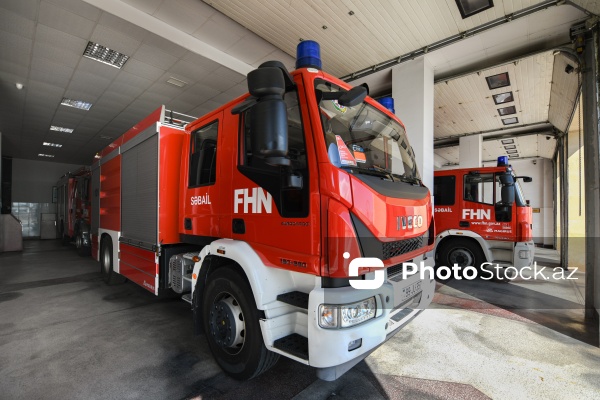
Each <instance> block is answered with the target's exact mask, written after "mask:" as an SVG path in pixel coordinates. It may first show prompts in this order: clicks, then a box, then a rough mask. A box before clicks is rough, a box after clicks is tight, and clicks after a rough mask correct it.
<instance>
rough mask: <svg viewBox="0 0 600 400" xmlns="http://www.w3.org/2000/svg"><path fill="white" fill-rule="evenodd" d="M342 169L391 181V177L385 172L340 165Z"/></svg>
mask: <svg viewBox="0 0 600 400" xmlns="http://www.w3.org/2000/svg"><path fill="white" fill-rule="evenodd" d="M342 169H349V170H351V171H353V172H354V171H356V172H357V173H359V174H365V175H373V176H379V177H382V178H386V179H389V180H392V177H391V175H390V173H389V172H385V171H379V170H377V169H374V168H359V167H351V166H348V165H342Z"/></svg>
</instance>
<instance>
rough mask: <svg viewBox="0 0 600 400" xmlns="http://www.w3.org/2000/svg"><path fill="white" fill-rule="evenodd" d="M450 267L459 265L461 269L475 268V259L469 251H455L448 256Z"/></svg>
mask: <svg viewBox="0 0 600 400" xmlns="http://www.w3.org/2000/svg"><path fill="white" fill-rule="evenodd" d="M448 260H449V261H450V265H451V266H452V265H454V264H457V265H458V266H459V267H467V266H473V263H474V261H475V257H474V256H473V253H471V252H470V251H469V250H467V249H454V250H452V251H451V252H450V254H449V255H448Z"/></svg>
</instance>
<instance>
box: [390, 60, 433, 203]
mask: <svg viewBox="0 0 600 400" xmlns="http://www.w3.org/2000/svg"><path fill="white" fill-rule="evenodd" d="M392 97H393V98H394V104H395V109H396V115H398V118H400V120H401V121H402V122H403V123H404V126H406V132H407V134H408V140H409V141H410V144H411V146H412V148H413V150H414V152H415V157H416V159H417V166H418V168H419V171H420V172H421V177H422V178H423V183H425V186H427V187H428V188H429V190H430V191H431V192H432V194H433V163H434V157H433V67H432V66H431V65H430V64H429V63H428V62H427V61H426V60H425V58H424V57H421V58H418V59H416V60H412V61H408V62H405V63H402V64H400V65H397V66H395V67H393V68H392Z"/></svg>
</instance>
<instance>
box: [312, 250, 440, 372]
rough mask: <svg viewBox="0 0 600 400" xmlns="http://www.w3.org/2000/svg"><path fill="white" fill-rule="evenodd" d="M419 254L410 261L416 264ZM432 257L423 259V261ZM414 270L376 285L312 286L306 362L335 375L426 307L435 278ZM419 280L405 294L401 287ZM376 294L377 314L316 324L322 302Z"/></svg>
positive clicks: (362, 356)
mask: <svg viewBox="0 0 600 400" xmlns="http://www.w3.org/2000/svg"><path fill="white" fill-rule="evenodd" d="M420 261H422V260H421V258H420V257H419V259H415V260H414V261H413V262H415V263H416V264H419V262H420ZM428 261H429V262H430V263H431V264H432V265H431V266H433V258H429V259H427V260H425V265H427V262H428ZM419 275H420V274H419V273H417V274H414V275H411V276H409V277H407V278H406V279H401V278H402V277H401V276H396V277H394V278H391V279H386V281H385V282H384V284H383V285H382V286H381V287H380V288H378V289H369V290H358V289H354V288H352V287H343V288H335V289H329V288H315V289H313V291H312V292H311V293H310V297H309V307H308V313H309V315H308V339H309V340H308V346H309V360H308V364H309V365H311V366H313V367H316V368H318V369H319V370H318V376H319V377H320V378H321V379H325V380H333V379H337V377H339V376H340V375H341V374H343V373H344V372H346V371H347V370H348V369H350V368H352V366H354V365H355V364H356V363H358V362H360V361H361V360H362V359H364V358H365V357H367V356H368V355H369V354H370V353H371V352H372V351H374V350H375V349H376V348H377V347H379V346H380V345H381V344H383V343H384V342H385V341H386V340H388V339H389V338H390V337H392V336H393V335H394V334H396V333H397V332H398V331H399V329H400V328H401V327H403V326H404V325H406V324H407V323H408V322H409V321H410V320H411V319H412V318H414V317H415V316H416V315H418V314H419V313H420V312H421V311H422V310H423V309H425V308H427V306H429V304H430V303H431V300H432V299H433V294H434V291H435V280H434V279H433V278H431V279H430V278H429V276H428V274H425V275H426V276H425V277H424V278H425V279H421V277H420V276H419ZM417 282H420V285H421V292H420V293H417V294H415V295H411V296H410V297H408V298H406V296H405V295H404V294H403V293H404V291H406V290H408V289H410V288H411V287H414V286H413V285H414V284H416V283H417ZM371 296H375V298H376V300H377V306H378V307H377V314H376V317H375V318H373V319H370V320H369V321H366V322H363V323H362V324H359V325H356V326H353V327H350V328H341V329H324V328H321V327H320V326H319V322H318V319H319V315H318V310H319V306H320V305H321V304H348V303H353V302H356V301H361V300H363V299H366V298H369V297H371ZM359 339H360V340H361V346H360V347H358V348H356V349H353V350H349V345H350V344H351V343H355V341H356V340H359Z"/></svg>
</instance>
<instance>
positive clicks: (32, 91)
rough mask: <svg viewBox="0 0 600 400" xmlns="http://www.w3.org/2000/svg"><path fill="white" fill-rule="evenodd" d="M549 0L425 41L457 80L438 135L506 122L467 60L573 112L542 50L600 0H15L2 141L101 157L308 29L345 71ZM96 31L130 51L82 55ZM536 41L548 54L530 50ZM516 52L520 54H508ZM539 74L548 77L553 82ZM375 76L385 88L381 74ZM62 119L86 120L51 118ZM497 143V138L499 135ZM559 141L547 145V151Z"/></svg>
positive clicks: (288, 48) (522, 107) (4, 73)
mask: <svg viewBox="0 0 600 400" xmlns="http://www.w3.org/2000/svg"><path fill="white" fill-rule="evenodd" d="M555 3H561V4H563V5H555ZM540 4H543V5H547V7H546V8H547V10H545V11H540V12H536V13H534V14H532V15H530V16H528V17H524V18H521V19H518V20H515V21H513V22H508V23H506V24H504V25H502V26H499V27H497V28H494V29H490V30H488V31H486V32H484V33H481V34H478V35H473V36H468V37H466V38H465V39H464V40H462V41H459V42H458V43H456V44H454V45H452V46H447V47H444V48H441V49H440V50H436V51H433V52H431V53H429V54H428V55H427V57H428V60H429V62H431V63H432V65H434V67H435V73H436V79H447V80H448V84H446V83H445V82H444V83H443V84H442V83H440V82H438V84H436V115H435V122H436V131H435V136H436V138H438V139H440V138H442V139H443V138H446V137H449V136H454V135H462V134H468V133H473V132H480V131H487V130H488V129H496V128H497V127H498V126H499V123H500V122H499V120H500V119H499V118H498V117H497V116H495V114H494V111H495V108H494V106H490V105H489V104H488V105H485V104H484V102H480V103H481V104H476V103H475V102H474V101H473V99H472V96H473V95H474V94H477V95H484V94H485V95H486V96H489V95H490V93H489V90H487V92H488V93H487V94H486V93H485V90H484V89H485V88H484V87H481V82H480V81H478V80H477V79H476V78H475V77H474V76H470V74H469V73H468V72H473V73H475V72H478V71H479V72H481V71H482V70H485V69H490V67H492V66H495V65H499V66H498V67H494V68H492V69H490V71H491V70H495V69H501V68H504V67H506V68H509V69H510V71H511V72H509V73H510V74H511V79H512V74H513V73H514V74H515V75H514V76H515V80H514V81H512V80H511V83H514V84H515V85H516V86H515V90H519V92H516V93H519V95H517V98H516V99H515V102H514V104H515V106H516V107H518V109H519V114H518V115H519V121H520V125H522V124H527V123H525V122H524V121H534V122H532V123H537V122H546V123H547V124H548V125H550V124H556V126H562V125H564V124H565V123H566V122H568V117H566V115H567V114H568V112H567V111H568V109H569V107H571V109H572V105H573V104H574V96H572V97H573V98H569V96H570V93H571V92H572V88H571V87H570V86H569V85H570V82H569V81H568V80H565V81H564V84H565V85H564V86H560V85H559V84H558V83H559V82H561V81H560V79H562V78H564V77H562V76H554V75H553V74H554V71H555V70H556V71H558V70H559V68H558V67H557V66H556V65H558V64H557V63H558V62H562V61H560V55H558V56H554V54H553V53H552V52H539V51H540V50H544V49H552V48H554V47H557V46H559V45H561V44H564V43H566V42H568V29H569V27H570V26H572V25H573V24H574V23H575V22H578V21H582V20H584V19H585V18H587V16H588V15H587V14H586V13H587V12H592V13H600V4H599V2H596V1H584V0H577V1H574V2H564V1H563V2H556V1H555V2H543V1H534V0H495V1H494V7H493V8H491V9H489V10H487V11H484V12H482V13H480V14H477V15H475V16H473V17H470V18H467V19H462V18H461V17H460V14H459V12H458V10H457V8H456V3H455V1H454V0H439V1H435V2H430V1H427V2H424V1H417V0H411V1H408V0H407V1H400V2H388V1H376V0H371V1H358V0H354V1H348V0H342V1H338V2H322V1H296V2H290V1H289V0H278V1H256V0H254V1H241V0H231V1H229V0H228V1H225V0H223V1H205V2H202V1H200V0H123V1H120V0H85V1H81V0H3V1H2V3H0V54H1V57H0V85H1V87H2V92H3V94H4V96H2V99H0V102H1V103H0V105H1V109H0V131H1V132H2V138H3V154H4V155H9V156H13V157H17V158H29V159H40V158H39V157H38V154H39V153H51V154H53V155H54V156H55V157H54V158H53V159H52V161H58V162H65V163H75V164H90V163H91V160H92V159H93V156H94V154H95V153H96V152H97V151H99V150H100V149H101V148H103V147H104V146H106V145H107V144H108V143H109V142H110V139H106V138H113V137H116V136H118V135H119V134H121V133H123V132H124V131H125V130H127V129H128V128H129V127H130V126H132V125H133V124H134V123H135V122H137V121H138V120H139V119H140V118H142V117H143V116H145V115H147V114H148V113H150V112H151V111H152V110H154V109H156V108H157V107H158V106H160V105H161V104H166V105H167V107H168V108H172V109H174V110H175V111H179V112H183V113H186V114H190V115H193V116H199V115H201V114H203V113H205V112H207V111H209V110H211V109H213V108H214V107H217V106H219V105H221V104H224V103H225V102H227V101H229V100H231V99H233V98H234V97H236V96H238V95H240V94H242V93H243V92H245V91H246V87H245V76H244V75H245V73H247V72H248V71H249V70H251V69H253V68H255V67H256V66H258V65H259V64H260V63H261V62H263V61H265V60H268V59H279V60H282V61H284V63H285V64H286V66H288V68H290V69H291V68H292V65H293V57H292V55H293V54H294V52H295V47H296V45H297V43H298V41H299V39H300V38H310V39H314V40H317V41H319V42H320V43H321V47H322V54H323V59H324V69H326V70H327V71H328V72H332V73H334V74H335V75H337V76H343V75H347V74H351V73H353V72H357V71H361V70H364V69H365V68H369V67H370V66H373V65H377V64H381V63H383V62H385V61H386V60H389V59H392V58H395V57H399V56H401V55H403V54H406V53H410V52H414V51H418V50H419V49H422V48H423V47H425V46H428V45H430V44H432V43H435V42H438V41H440V40H444V39H446V38H448V37H451V36H454V35H457V34H458V35H460V34H461V33H462V32H466V31H468V30H470V29H473V28H477V27H479V26H481V25H483V24H487V23H489V22H490V21H495V20H497V19H499V18H506V16H510V14H512V13H515V12H520V10H524V9H527V8H528V7H532V6H533V7H535V6H536V5H540ZM213 7H214V8H213ZM586 10H587V11H586ZM351 11H352V15H350V12H351ZM115 15H119V16H120V17H122V18H120V17H117V16H115ZM324 26H326V28H324ZM88 41H94V42H97V43H99V44H101V45H104V46H106V47H109V48H111V49H115V50H117V51H120V52H123V53H124V54H126V55H128V56H130V59H129V60H128V61H127V63H126V64H125V66H124V67H123V69H121V70H119V69H116V68H112V67H110V66H107V65H104V64H100V63H97V62H95V61H92V60H89V59H87V58H84V57H82V54H83V51H84V49H85V46H86V45H87V43H88ZM175 43H177V44H175ZM531 52H538V53H539V54H536V55H535V56H532V57H531V58H527V57H523V54H528V53H531ZM507 59H510V60H513V59H519V62H518V63H516V64H506V63H505V61H506V60H507ZM565 60H566V61H565V62H568V60H567V59H565ZM561 68H562V67H561ZM386 74H387V75H389V69H388V70H384V71H381V73H380V74H379V75H377V74H374V75H370V76H368V77H367V78H365V79H372V80H375V81H376V80H377V79H380V80H381V81H383V82H384V84H383V89H380V90H381V91H384V90H386V89H385V85H386V84H388V85H389V83H386V82H389V79H386ZM459 74H460V76H458V77H457V78H453V77H454V76H456V75H459ZM557 74H558V73H557ZM575 75H576V74H573V76H575ZM517 76H518V77H517ZM170 78H176V79H177V80H180V81H183V82H185V85H184V87H178V86H174V85H171V84H169V83H167V80H168V79H170ZM548 78H550V79H548ZM567 78H568V77H567ZM479 79H483V78H481V77H480V78H479ZM16 82H21V83H23V84H24V88H23V90H20V91H19V90H17V89H16V88H15V83H16ZM540 82H548V83H545V85H546V86H548V85H549V86H548V88H547V89H546V88H543V87H542V86H543V85H538V83H540ZM550 82H554V84H550ZM353 83H355V82H353ZM356 83H358V82H356ZM483 84H485V80H483ZM444 85H446V86H447V87H445V88H444V87H443V86H444ZM371 87H372V88H375V91H377V90H378V89H377V88H378V85H377V84H373V85H371ZM449 90H450V91H449ZM453 91H454V92H453ZM438 95H439V96H440V98H439V99H438ZM63 97H69V98H73V99H76V100H84V101H88V102H91V103H93V106H92V108H91V109H90V111H82V110H76V109H71V108H68V107H65V106H60V105H59V104H60V100H61V99H62V98H63ZM553 98H556V99H560V98H566V99H567V101H565V102H561V101H558V100H557V101H553V100H552V99H553ZM452 99H454V102H452V101H451V100H452ZM460 99H463V101H460ZM460 102H462V103H463V104H458V103H460ZM438 104H439V106H441V107H442V108H438ZM548 105H550V108H551V111H550V115H549V113H548ZM482 107H483V108H482ZM553 107H555V108H556V110H557V112H556V113H555V112H554V109H553ZM438 109H439V110H444V111H446V112H449V110H452V114H451V115H452V116H453V117H454V116H456V115H466V116H467V117H468V116H469V115H473V116H474V118H469V119H468V120H465V119H461V120H460V121H456V118H453V117H444V116H443V115H438V114H439V113H438V112H437V110H438ZM455 113H458V114H455ZM447 115H448V114H446V116H447ZM553 118H555V119H553ZM471 119H473V121H471ZM453 120H454V122H457V123H456V124H453V123H452V121H453ZM521 121H523V122H521ZM51 125H56V126H65V127H70V128H73V129H74V132H73V133H57V132H53V131H50V130H49V128H50V126H51ZM437 125H439V129H438V127H437ZM455 125H458V126H455ZM560 129H563V128H560ZM532 138H535V136H532ZM519 140H521V139H519ZM528 140H529V139H528ZM544 140H545V139H544ZM44 141H46V142H52V143H61V144H63V147H61V148H54V149H51V150H48V149H49V148H48V147H44V146H42V142H44ZM488 142H489V141H488ZM488 142H486V143H488ZM538 143H539V141H538ZM524 145H525V142H524ZM486 146H492V144H491V142H489V144H486ZM492 147H493V146H492ZM538 147H539V145H538ZM484 151H486V150H485V149H484ZM490 151H492V150H490ZM492 152H493V151H492ZM549 153H551V152H546V151H545V150H539V148H538V150H537V155H538V156H541V157H544V156H548V155H547V154H549ZM524 154H525V153H524ZM448 157H450V156H448ZM484 158H485V157H484ZM448 162H451V161H450V160H448Z"/></svg>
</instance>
